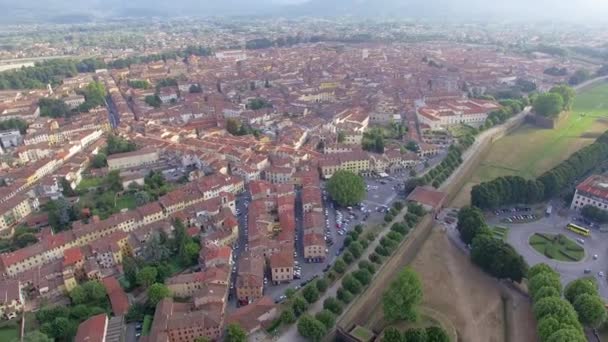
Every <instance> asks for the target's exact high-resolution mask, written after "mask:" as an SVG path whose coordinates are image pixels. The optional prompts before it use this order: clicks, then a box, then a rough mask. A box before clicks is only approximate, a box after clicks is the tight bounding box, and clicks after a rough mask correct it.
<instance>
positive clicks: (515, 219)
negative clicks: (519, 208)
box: [505, 214, 536, 223]
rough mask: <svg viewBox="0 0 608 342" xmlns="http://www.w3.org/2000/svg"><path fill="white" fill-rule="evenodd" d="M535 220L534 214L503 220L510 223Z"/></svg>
mask: <svg viewBox="0 0 608 342" xmlns="http://www.w3.org/2000/svg"><path fill="white" fill-rule="evenodd" d="M535 219H536V215H534V214H523V215H515V216H511V217H507V218H506V219H505V221H507V222H509V223H512V222H520V221H530V220H535Z"/></svg>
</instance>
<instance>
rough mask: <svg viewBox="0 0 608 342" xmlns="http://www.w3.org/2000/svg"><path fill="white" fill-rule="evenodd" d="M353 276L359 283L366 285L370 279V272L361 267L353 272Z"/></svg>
mask: <svg viewBox="0 0 608 342" xmlns="http://www.w3.org/2000/svg"><path fill="white" fill-rule="evenodd" d="M353 276H354V277H355V279H357V280H358V281H359V282H360V283H361V285H363V286H367V284H369V283H370V282H371V281H372V274H371V273H370V272H369V271H368V270H367V269H366V268H362V269H359V270H357V271H355V272H353Z"/></svg>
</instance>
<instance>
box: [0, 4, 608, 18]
mask: <svg viewBox="0 0 608 342" xmlns="http://www.w3.org/2000/svg"><path fill="white" fill-rule="evenodd" d="M303 1H305V0H172V1H167V0H128V1H127V0H18V1H15V0H0V8H1V9H2V11H0V22H19V21H24V20H30V21H32V20H41V21H55V22H56V21H60V20H66V21H68V22H74V21H82V20H94V19H102V18H107V17H116V16H120V17H124V16H140V17H151V16H164V17H171V16H248V15H256V16H260V15H261V16H263V15H286V16H302V15H306V16H343V15H353V16H363V17H376V16H390V17H408V18H441V19H450V18H453V19H489V20H492V18H506V19H526V18H535V19H556V18H557V19H571V18H579V19H580V18H590V17H594V18H601V17H602V16H603V17H604V18H605V17H606V16H608V1H605V2H604V1H598V0H577V1H552V0H507V1H488V0H308V1H307V2H303ZM302 2H303V3H302Z"/></svg>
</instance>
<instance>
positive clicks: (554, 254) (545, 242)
mask: <svg viewBox="0 0 608 342" xmlns="http://www.w3.org/2000/svg"><path fill="white" fill-rule="evenodd" d="M529 244H530V246H532V248H534V249H535V250H536V251H537V252H539V253H540V254H542V255H544V256H546V257H547V258H549V259H553V260H558V261H567V262H575V261H581V260H582V259H583V257H585V249H584V248H583V247H581V246H579V245H578V244H577V243H576V242H574V241H573V240H571V239H569V238H567V237H566V236H565V235H563V234H546V233H535V234H534V235H532V236H531V237H530V240H529Z"/></svg>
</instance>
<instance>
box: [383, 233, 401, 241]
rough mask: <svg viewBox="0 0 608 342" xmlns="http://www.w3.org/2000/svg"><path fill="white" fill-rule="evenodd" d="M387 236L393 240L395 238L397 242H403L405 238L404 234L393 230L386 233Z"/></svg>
mask: <svg viewBox="0 0 608 342" xmlns="http://www.w3.org/2000/svg"><path fill="white" fill-rule="evenodd" d="M386 237H387V238H389V239H391V240H393V241H395V242H397V243H399V242H401V241H402V240H403V235H401V234H399V233H397V232H393V231H391V232H388V234H386Z"/></svg>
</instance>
